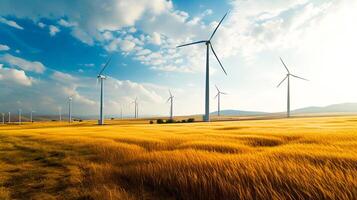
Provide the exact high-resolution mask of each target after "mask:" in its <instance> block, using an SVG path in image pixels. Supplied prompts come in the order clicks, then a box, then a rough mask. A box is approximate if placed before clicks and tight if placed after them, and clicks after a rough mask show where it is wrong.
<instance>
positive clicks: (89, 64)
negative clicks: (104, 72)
mask: <svg viewBox="0 0 357 200" xmlns="http://www.w3.org/2000/svg"><path fill="white" fill-rule="evenodd" d="M83 66H85V67H94V66H95V65H94V64H93V63H87V64H83Z"/></svg>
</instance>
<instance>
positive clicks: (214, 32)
mask: <svg viewBox="0 0 357 200" xmlns="http://www.w3.org/2000/svg"><path fill="white" fill-rule="evenodd" d="M227 14H228V12H227V13H226V14H225V15H224V16H223V17H222V19H221V21H220V22H219V23H218V25H217V27H216V28H215V29H214V31H213V33H212V35H211V37H210V38H209V40H208V41H211V39H212V38H213V36H214V34H216V31H217V29H218V27H219V26H220V25H221V23H222V21H223V20H224V18H225V17H226V16H227Z"/></svg>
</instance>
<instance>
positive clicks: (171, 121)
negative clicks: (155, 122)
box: [166, 119, 175, 123]
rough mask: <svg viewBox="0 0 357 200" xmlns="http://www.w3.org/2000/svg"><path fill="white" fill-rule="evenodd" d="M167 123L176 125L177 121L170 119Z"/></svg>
mask: <svg viewBox="0 0 357 200" xmlns="http://www.w3.org/2000/svg"><path fill="white" fill-rule="evenodd" d="M166 123H175V120H173V119H168V120H166Z"/></svg>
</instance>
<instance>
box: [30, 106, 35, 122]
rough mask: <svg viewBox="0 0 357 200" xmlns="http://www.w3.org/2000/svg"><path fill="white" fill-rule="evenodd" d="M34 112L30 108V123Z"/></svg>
mask: <svg viewBox="0 0 357 200" xmlns="http://www.w3.org/2000/svg"><path fill="white" fill-rule="evenodd" d="M34 112H35V111H34V110H32V109H31V114H30V122H31V123H32V122H33V120H32V117H33V113H34Z"/></svg>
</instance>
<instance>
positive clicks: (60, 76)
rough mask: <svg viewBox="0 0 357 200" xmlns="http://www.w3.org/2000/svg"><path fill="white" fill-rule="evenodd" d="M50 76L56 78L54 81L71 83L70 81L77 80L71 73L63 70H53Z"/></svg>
mask: <svg viewBox="0 0 357 200" xmlns="http://www.w3.org/2000/svg"><path fill="white" fill-rule="evenodd" d="M51 78H52V79H54V80H56V81H59V82H63V83H72V82H74V81H76V80H77V79H76V78H75V77H73V76H72V75H70V74H67V73H63V72H60V71H55V72H54V73H53V74H52V75H51Z"/></svg>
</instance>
